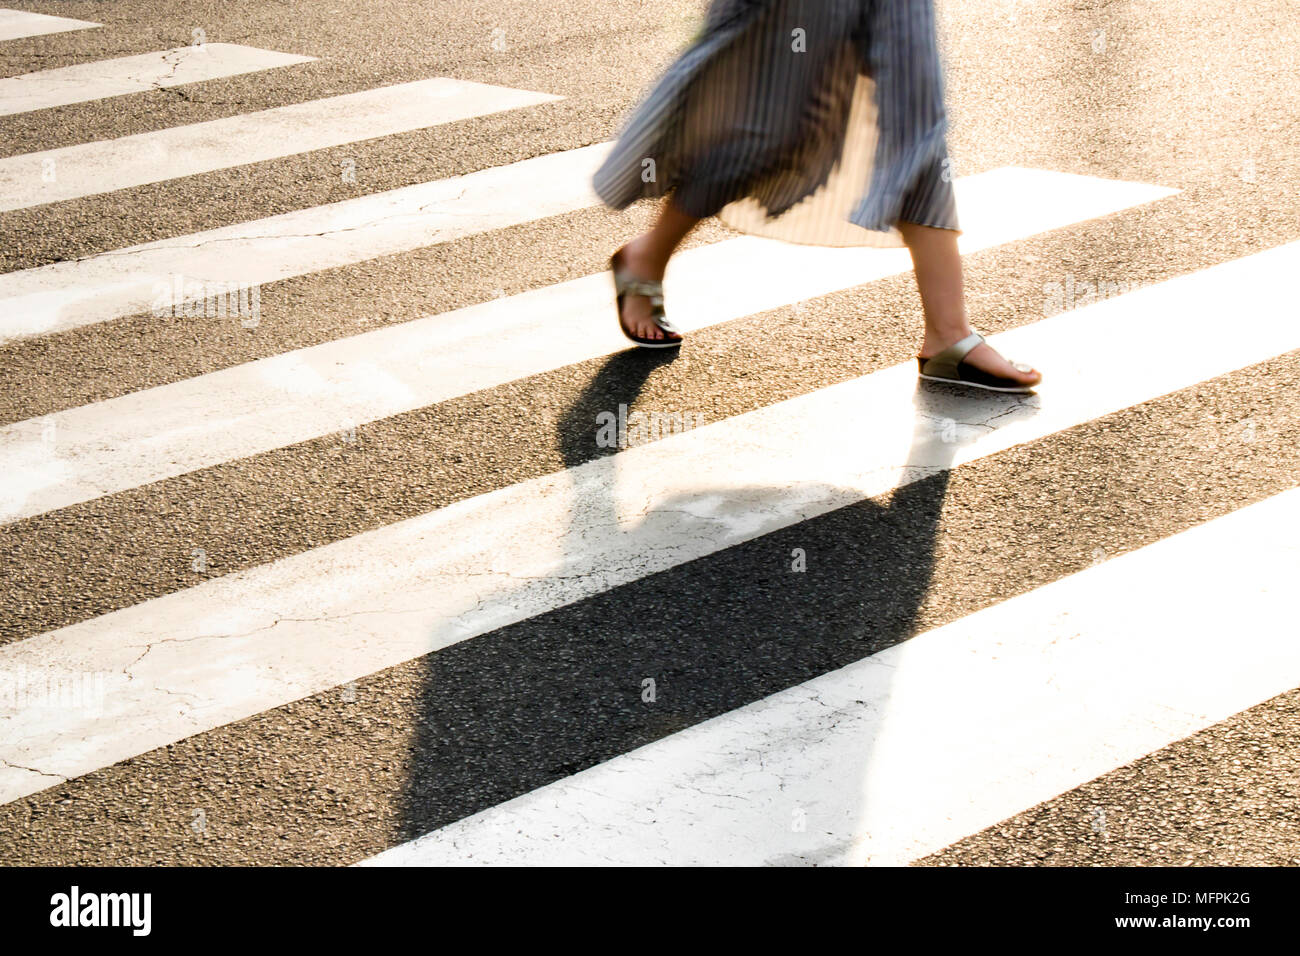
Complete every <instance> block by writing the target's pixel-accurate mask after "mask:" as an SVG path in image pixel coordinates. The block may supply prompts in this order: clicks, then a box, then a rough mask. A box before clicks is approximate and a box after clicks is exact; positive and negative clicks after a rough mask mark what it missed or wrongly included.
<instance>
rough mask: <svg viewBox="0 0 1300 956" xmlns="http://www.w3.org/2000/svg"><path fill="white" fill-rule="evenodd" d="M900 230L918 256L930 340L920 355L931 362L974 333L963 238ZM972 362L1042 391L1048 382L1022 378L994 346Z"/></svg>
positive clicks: (906, 226) (911, 226) (912, 226)
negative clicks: (959, 246)
mask: <svg viewBox="0 0 1300 956" xmlns="http://www.w3.org/2000/svg"><path fill="white" fill-rule="evenodd" d="M895 225H896V226H898V231H899V232H901V233H902V234H903V241H904V242H905V243H907V248H908V251H909V252H911V254H912V266H913V268H915V270H916V287H917V289H919V290H920V293H921V307H922V308H923V309H924V310H925V339H924V341H923V342H922V344H921V352H920V354H921V357H922V358H929V357H930V356H932V355H935V354H937V353H939V352H942V351H943V350H944V349H946V348H947V347H948V346H950V345H952V344H953V343H954V342H958V341H960V340H961V339H964V338H965V337H966V336H968V335H970V333H971V327H970V324H969V322H968V321H967V319H966V298H965V296H964V294H963V293H962V279H961V255H960V254H959V253H958V252H957V233H955V232H954V231H953V230H951V229H935V228H934V227H932V226H920V225H917V224H916V223H911V222H904V221H902V220H900V221H899V222H897V223H895ZM966 361H967V362H969V363H970V364H971V365H974V366H975V367H976V368H980V369H983V370H984V371H986V372H991V373H993V374H994V375H1001V376H1005V377H1006V378H1011V379H1015V380H1016V381H1018V382H1020V383H1021V384H1022V385H1036V384H1037V383H1038V382H1039V381H1040V380H1041V379H1042V377H1043V376H1042V375H1040V374H1039V373H1038V372H1037V371H1033V372H1021V371H1020V370H1019V369H1017V368H1016V367H1015V366H1014V365H1012V364H1011V363H1010V362H1008V361H1007V360H1006V359H1004V358H1003V357H1002V356H1001V355H999V354H998V353H997V352H996V351H995V350H994V349H993V348H992V346H989V345H981V346H979V347H978V348H975V349H973V350H972V351H971V353H970V354H969V355H967V356H966Z"/></svg>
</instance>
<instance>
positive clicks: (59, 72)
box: [0, 43, 316, 116]
mask: <svg viewBox="0 0 1300 956" xmlns="http://www.w3.org/2000/svg"><path fill="white" fill-rule="evenodd" d="M314 59H316V58H315V57H314V56H298V55H296V54H293V53H276V52H274V51H273V50H259V49H257V48H256V47H251V46H240V45H239V44H237V43H204V44H202V45H193V46H182V47H176V48H175V49H172V50H161V51H159V52H156V53H141V54H140V55H138V56H124V57H119V58H117V59H113V60H99V61H97V62H94V63H78V64H77V65H75V66H64V67H60V68H58V69H55V70H42V71H41V72H39V73H26V74H23V75H22V76H10V77H6V78H4V79H0V116H8V115H11V114H14V113H26V112H29V111H31V110H44V109H49V108H51V107H54V106H67V105H68V104H70V103H84V102H86V101H88V100H98V99H107V98H109V97H113V96H125V95H126V94H128V93H145V92H148V91H149V90H156V89H166V88H167V87H171V86H182V85H184V84H186V83H198V82H200V81H202V80H215V79H220V78H221V77H223V76H238V75H239V74H241V73H256V72H258V71H259V70H270V69H273V68H274V67H278V66H289V65H291V64H294V63H306V62H308V61H310V60H314Z"/></svg>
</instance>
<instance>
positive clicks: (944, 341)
mask: <svg viewBox="0 0 1300 956" xmlns="http://www.w3.org/2000/svg"><path fill="white" fill-rule="evenodd" d="M971 331H972V329H971V327H970V325H969V324H968V323H966V322H965V321H963V322H962V323H961V324H960V325H957V324H953V325H943V326H937V327H936V326H929V325H927V326H926V327H925V337H924V339H923V340H922V342H921V354H922V355H927V356H928V355H932V354H934V353H935V352H941V351H943V350H944V349H946V348H947V347H948V346H950V345H952V344H954V343H955V342H960V341H961V340H962V339H964V338H965V337H966V336H968V335H970V334H971Z"/></svg>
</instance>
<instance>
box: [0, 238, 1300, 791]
mask: <svg viewBox="0 0 1300 956" xmlns="http://www.w3.org/2000/svg"><path fill="white" fill-rule="evenodd" d="M1297 269H1300V243H1292V244H1290V245H1287V246H1282V247H1279V248H1277V249H1273V250H1270V251H1268V252H1264V253H1260V254H1258V255H1254V256H1251V257H1248V258H1246V259H1241V260H1236V261H1234V262H1230V263H1226V264H1224V265H1220V266H1216V267H1214V268H1212V269H1208V270H1205V271H1203V272H1199V273H1195V274H1192V275H1189V276H1184V277H1180V278H1178V279H1174V280H1171V281H1169V282H1165V283H1162V284H1160V285H1157V286H1151V287H1147V288H1144V289H1141V290H1139V291H1137V292H1133V293H1130V294H1128V295H1124V296H1120V297H1118V298H1114V299H1109V300H1105V301H1102V302H1099V303H1097V304H1095V305H1091V306H1088V307H1086V308H1082V309H1078V310H1075V311H1073V312H1068V313H1065V314H1062V315H1059V316H1055V317H1053V318H1051V319H1045V320H1043V321H1041V322H1038V323H1035V324H1033V325H1029V326H1025V327H1022V328H1019V329H1015V330H1013V331H1011V332H1006V333H1003V334H1001V335H998V336H996V337H994V339H993V341H994V343H995V344H996V345H997V346H998V347H999V348H1002V349H1004V350H1006V351H1007V352H1009V353H1010V354H1011V355H1013V356H1014V355H1019V356H1025V357H1029V358H1032V359H1033V360H1034V361H1035V362H1036V363H1037V364H1039V365H1040V366H1041V367H1042V368H1044V369H1046V373H1047V380H1046V383H1045V384H1044V385H1043V387H1042V389H1041V392H1040V394H1039V395H1037V396H1034V397H1029V398H1025V397H1020V398H1012V397H1008V396H999V395H995V394H992V393H990V394H989V395H988V397H986V398H982V399H980V398H967V397H961V396H955V395H952V394H949V393H948V392H949V390H944V389H940V390H937V391H933V392H932V391H931V390H927V391H925V392H922V393H918V392H917V389H916V370H915V366H914V364H913V363H910V362H909V363H904V364H902V365H899V366H896V367H894V368H890V369H886V370H884V371H881V372H877V373H874V374H872V375H868V376H865V377H863V378H860V379H855V380H853V381H850V382H845V383H842V384H840V385H835V386H832V387H829V388H826V389H822V390H821V391H818V392H815V393H813V394H810V395H805V396H801V397H799V398H796V399H791V400H789V401H785V402H781V403H779V404H777V405H772V406H769V407H767V408H763V409H759V410H758V411H755V412H750V413H747V414H745V415H739V416H736V417H735V418H731V419H727V420H725V421H722V422H718V423H716V424H713V425H706V426H705V427H702V428H697V429H696V430H694V431H688V432H685V433H683V434H678V435H673V436H671V437H669V438H665V439H662V440H660V441H658V442H654V443H651V444H647V445H641V446H638V447H634V448H629V449H627V450H625V451H623V452H621V453H620V454H618V455H613V456H607V457H603V458H600V459H597V460H595V461H592V462H589V463H587V464H584V465H581V466H578V467H575V468H571V469H569V470H568V471H565V472H561V473H558V474H553V475H547V476H544V477H540V478H536V479H533V480H530V481H526V482H522V483H520V484H517V485H513V486H510V487H508V488H503V489H500V490H498V491H494V492H491V493H488V494H484V495H480V496H478V497H475V498H471V499H467V500H465V501H461V502H458V503H456V504H454V505H452V506H450V507H447V508H443V509H440V510H439V511H436V512H433V513H431V514H427V515H422V516H419V517H417V518H412V519H410V520H407V521H402V522H398V523H396V524H393V525H390V526H387V527H384V528H380V529H376V530H374V531H371V532H367V533H365V534H361V535H357V536H356V537H353V538H349V539H347V540H344V541H338V542H335V543H332V544H329V545H325V546H323V547H320V548H316V549H313V550H311V551H307V552H303V553H301V554H297V555H294V556H292V557H289V558H285V559H283V560H280V561H276V562H273V563H271V564H268V565H264V566H261V567H258V568H253V569H249V570H247V571H242V572H238V573H235V574H231V575H228V576H225V577H222V578H217V579H214V580H211V581H207V582H204V583H203V584H201V585H198V586H197V587H194V588H190V589H188V590H185V591H180V592H176V593H173V594H169V595H165V596H163V597H159V598H156V599H154V600H151V601H147V602H145V603H143V604H139V605H136V606H134V607H130V608H124V609H122V610H120V611H115V612H113V613H111V614H106V615H104V616H102V617H98V618H94V619H91V620H88V621H84V622H81V623H78V624H74V625H71V626H69V627H66V628H62V629H60V630H58V631H52V632H49V633H47V634H43V635H39V636H36V637H31V638H28V639H26V640H23V641H19V642H17V643H14V644H10V645H8V646H6V647H3V648H0V671H4V672H8V673H10V674H18V675H27V676H28V677H31V676H34V677H35V678H36V679H37V680H40V679H41V678H42V676H43V675H47V674H69V673H70V674H99V675H103V688H104V692H105V695H106V696H105V698H104V701H103V704H104V706H103V708H102V710H101V711H96V710H94V709H92V708H86V707H82V708H75V707H63V708H58V707H55V708H49V709H40V708H34V707H27V708H25V709H21V708H20V709H16V710H14V709H12V708H11V709H10V710H8V711H3V712H0V718H5V719H0V761H3V762H4V764H5V766H4V767H3V768H0V797H2V798H3V799H4V800H12V799H15V798H17V797H20V796H22V795H24V794H27V793H32V792H35V791H37V790H40V789H43V788H45V787H46V786H49V785H51V784H52V783H53V782H55V781H54V779H53V778H51V777H43V776H40V775H39V774H38V773H37V772H36V771H43V772H45V773H50V774H58V775H61V776H73V775H80V774H84V773H87V772H89V771H91V770H93V769H95V768H97V767H102V766H107V765H110V764H112V763H115V762H117V761H120V760H123V759H125V758H127V757H130V756H132V755H134V754H138V753H142V752H145V751H148V750H151V749H153V748H155V747H160V746H163V745H165V744H167V743H171V742H173V741H176V740H179V739H181V738H183V737H186V736H188V735H190V734H194V733H198V732H200V731H202V730H205V729H208V728H212V727H217V726H220V725H222V724H225V723H229V722H231V721H235V720H239V719H242V718H244V717H247V716H250V715H252V714H255V713H259V712H261V711H263V710H266V709H268V708H271V707H275V706H277V705H280V704H284V703H287V702H289V701H291V700H295V699H297V698H300V697H303V696H306V695H309V694H312V693H316V692H320V691H324V690H327V689H329V688H331V687H335V686H337V685H339V684H343V683H346V682H347V681H350V680H356V679H358V678H360V677H362V676H364V675H366V674H369V673H373V672H375V671H377V670H380V669H382V668H385V667H390V666H393V665H396V664H399V663H401V662H403V661H408V660H411V659H413V658H416V657H418V656H420V655H423V654H426V653H429V652H431V651H436V650H438V649H440V648H443V647H447V646H449V645H451V644H454V643H456V642H458V641H462V640H465V639H468V638H472V637H474V636H477V635H479V634H483V633H485V632H487V631H490V630H493V629H495V628H499V627H502V626H504V625H506V624H510V623H513V622H516V621H520V620H523V619H525V618H528V617H531V616H534V615H537V614H541V613H544V612H546V611H549V610H551V609H553V608H556V607H560V606H562V605H565V604H568V603H571V602H574V601H578V600H581V599H582V598H585V597H588V596H590V595H593V594H596V593H599V592H601V591H604V590H606V589H609V588H612V587H615V586H617V585H620V584H625V583H628V582H630V581H634V580H637V579H639V578H642V577H644V576H646V575H648V574H653V573H655V572H658V571H661V570H664V569H666V568H669V567H673V566H676V565H678V564H681V563H683V562H686V561H690V560H693V559H695V558H699V557H702V556H704V555H707V554H712V553H714V552H716V551H720V550H722V549H724V548H727V547H731V546H733V545H736V544H739V543H741V542H743V541H747V540H749V539H752V538H755V537H758V536H759V535H762V534H766V533H768V532H771V531H775V530H777V529H779V528H783V527H787V526H789V525H792V524H796V523H798V522H800V521H804V520H807V519H808V518H811V517H814V516H817V515H820V514H824V513H826V512H828V511H830V510H832V509H834V508H838V507H841V506H844V505H847V504H850V503H852V502H855V501H859V500H861V499H862V498H864V497H867V496H871V495H878V494H883V493H885V492H888V491H889V490H891V489H892V488H895V487H897V486H898V485H899V484H902V483H906V482H909V481H914V480H917V479H919V478H921V477H924V476H925V475H927V474H932V473H934V472H935V471H936V470H938V469H942V468H946V467H953V466H957V465H961V464H964V463H966V462H970V461H973V460H975V459H978V458H981V457H983V456H986V455H991V454H994V453H996V452H999V451H1002V450H1003V449H1006V448H1009V447H1012V446H1014V445H1017V444H1020V443H1023V442H1029V441H1034V440H1035V439H1038V438H1041V437H1043V436H1045V435H1049V434H1052V433H1054V432H1057V431H1060V430H1061V429H1065V428H1070V427H1071V426H1074V425H1077V424H1080V423H1082V422H1086V421H1089V420H1091V419H1093V418H1096V417H1098V416H1101V415H1105V414H1108V413H1110V412H1113V411H1117V410H1119V409H1122V408H1125V407H1127V406H1130V405H1133V404H1135V403H1138V402H1142V401H1146V400H1148V399H1151V398H1154V397H1157V396H1159V395H1162V394H1165V393H1167V392H1170V391H1173V390H1175V389H1180V388H1185V387H1189V386H1191V385H1194V384H1196V383H1197V382H1200V381H1202V380H1204V379H1208V378H1213V377H1215V376H1218V375H1223V374H1225V373H1227V372H1230V371H1232V370H1234V369H1237V368H1241V367H1243V366H1247V365H1251V364H1254V363H1257V362H1260V361H1264V360H1266V359H1268V358H1270V357H1272V356H1275V355H1278V354H1281V353H1285V352H1289V351H1291V350H1293V349H1296V348H1300V324H1297V323H1296V322H1295V321H1294V319H1293V317H1292V311H1293V310H1292V309H1291V308H1290V302H1291V297H1292V295H1293V289H1292V283H1291V276H1292V275H1294V274H1295V272H1296V270H1297ZM1224 315H1232V316H1233V326H1232V334H1231V335H1224V334H1223V316H1224ZM1116 342H1123V343H1124V347H1123V348H1120V349H1117V348H1115V343H1116ZM1207 342H1208V343H1213V347H1212V348H1207V347H1206V343H1207ZM1152 355H1159V356H1160V357H1161V360H1160V361H1159V362H1154V363H1153V362H1151V361H1150V356H1152ZM864 408H866V409H871V414H870V415H865V416H864V415H863V414H862V410H863V409H864ZM685 411H689V410H685ZM594 426H595V423H594V422H593V431H594ZM0 700H3V698H0ZM23 768H34V769H23Z"/></svg>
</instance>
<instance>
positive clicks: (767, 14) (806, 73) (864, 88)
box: [593, 0, 958, 246]
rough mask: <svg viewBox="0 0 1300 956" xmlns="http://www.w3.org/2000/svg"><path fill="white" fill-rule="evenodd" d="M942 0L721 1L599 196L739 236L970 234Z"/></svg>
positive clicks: (624, 139) (605, 173) (614, 157)
mask: <svg viewBox="0 0 1300 956" xmlns="http://www.w3.org/2000/svg"><path fill="white" fill-rule="evenodd" d="M946 131H947V119H946V114H945V110H944V99H943V76H942V68H941V65H940V62H939V54H938V46H937V42H936V38H935V27H934V11H933V7H932V5H931V0H713V3H712V4H711V6H710V7H709V11H708V14H707V16H706V18H705V24H704V28H703V31H702V32H701V34H700V35H699V36H698V37H697V38H696V40H695V41H694V42H693V43H692V44H691V46H690V47H689V48H687V49H686V51H685V52H684V53H682V55H681V56H680V57H679V58H678V59H677V61H676V62H675V63H673V65H672V66H671V67H669V69H668V70H667V72H666V73H665V74H664V75H663V77H662V78H661V79H660V80H659V82H658V83H657V84H656V86H655V87H654V88H653V90H652V91H651V92H650V94H649V95H648V96H647V97H646V99H645V100H644V102H642V103H641V105H640V106H638V107H637V109H636V110H635V111H634V112H633V114H632V116H631V118H630V119H629V120H628V122H627V125H626V126H625V128H624V129H623V132H622V133H621V134H620V136H619V139H618V141H617V143H615V145H614V148H613V150H612V151H611V153H610V154H609V156H608V157H607V158H606V160H605V162H604V163H603V164H602V165H601V167H600V169H599V170H597V172H596V175H595V178H594V182H593V185H594V187H595V190H596V194H597V195H598V196H599V197H600V198H601V200H602V201H604V202H605V204H606V205H608V206H611V207H613V208H614V209H623V208H625V207H627V206H628V205H630V204H631V203H632V202H634V201H636V200H638V199H643V198H647V197H658V196H663V195H665V194H666V193H668V192H669V191H670V190H675V192H674V193H673V203H674V205H676V206H677V207H678V208H679V209H681V210H682V211H683V212H685V213H688V214H689V215H692V216H696V217H699V218H701V219H702V218H705V217H708V216H715V215H716V216H719V217H720V218H721V220H722V221H723V222H724V223H726V224H727V225H729V226H731V227H732V228H734V229H738V230H740V231H742V232H748V233H753V234H756V235H762V236H769V237H772V238H777V239H784V240H787V241H789V242H802V243H811V244H815V245H827V246H853V245H865V246H898V245H901V244H902V239H901V236H900V235H899V233H898V230H897V229H895V228H894V227H893V224H894V223H895V222H896V221H897V220H899V219H902V220H905V221H907V222H915V223H920V224H921V225H926V226H936V227H938V228H941V229H953V230H957V229H958V225H957V209H956V204H955V202H954V197H953V191H952V181H951V180H952V175H951V172H950V164H949V162H948V153H947V146H946V143H945V134H946Z"/></svg>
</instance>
